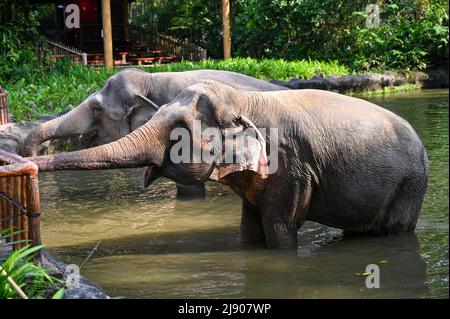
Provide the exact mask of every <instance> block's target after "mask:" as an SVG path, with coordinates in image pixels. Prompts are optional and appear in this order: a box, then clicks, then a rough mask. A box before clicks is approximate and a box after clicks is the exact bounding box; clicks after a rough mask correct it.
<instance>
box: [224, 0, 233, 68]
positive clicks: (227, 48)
mask: <svg viewBox="0 0 450 319" xmlns="http://www.w3.org/2000/svg"><path fill="white" fill-rule="evenodd" d="M222 25H223V58H224V59H228V58H231V26H230V25H231V22H230V0H222Z"/></svg>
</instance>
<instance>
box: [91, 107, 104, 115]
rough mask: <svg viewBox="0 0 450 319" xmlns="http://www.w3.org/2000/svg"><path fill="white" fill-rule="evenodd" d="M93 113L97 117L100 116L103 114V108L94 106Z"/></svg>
mask: <svg viewBox="0 0 450 319" xmlns="http://www.w3.org/2000/svg"><path fill="white" fill-rule="evenodd" d="M92 112H94V115H95V116H99V115H101V114H102V113H103V108H102V107H101V106H100V105H98V104H93V105H92Z"/></svg>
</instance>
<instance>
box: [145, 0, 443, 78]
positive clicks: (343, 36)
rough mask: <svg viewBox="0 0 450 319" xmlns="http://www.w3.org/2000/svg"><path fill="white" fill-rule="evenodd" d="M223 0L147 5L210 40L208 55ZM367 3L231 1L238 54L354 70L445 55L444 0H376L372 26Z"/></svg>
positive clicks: (414, 65) (217, 46) (167, 29)
mask: <svg viewBox="0 0 450 319" xmlns="http://www.w3.org/2000/svg"><path fill="white" fill-rule="evenodd" d="M143 1H144V0H141V1H140V2H143ZM138 2H139V1H138ZM220 2H221V1H220V0H214V1H210V0H188V1H183V0H173V1H155V2H152V3H153V4H152V6H151V7H149V8H148V10H147V11H146V12H147V14H148V15H151V23H152V24H157V28H158V30H159V31H161V32H163V33H168V34H171V35H173V36H175V37H178V38H183V39H187V40H189V41H190V42H193V43H195V44H197V45H200V46H202V47H204V48H206V49H207V50H208V55H209V56H210V57H213V58H220V57H222V22H221V8H220ZM368 3H369V2H367V1H361V0H348V1H343V0H321V1H317V0H234V1H231V7H232V8H231V9H232V10H231V11H232V12H231V16H232V35H233V49H234V55H235V56H240V57H253V58H282V59H287V60H299V59H305V58H310V59H315V60H329V59H331V60H339V61H340V62H342V63H345V64H346V65H348V66H350V67H352V68H353V69H354V70H357V71H360V70H367V69H375V70H376V69H382V68H388V69H422V68H424V67H425V66H426V65H428V64H430V63H432V62H434V61H439V60H443V59H445V60H446V59H447V56H448V3H447V1H444V0H401V1H398V0H382V1H381V0H379V1H374V3H377V4H378V5H379V8H380V15H381V26H380V27H379V28H375V29H370V28H368V27H367V26H366V17H367V16H366V13H365V9H366V6H367V4H368ZM145 21H147V22H148V21H150V20H149V19H146V20H145ZM137 23H138V24H139V23H140V22H139V21H138V20H137Z"/></svg>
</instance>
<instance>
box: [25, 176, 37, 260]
mask: <svg viewBox="0 0 450 319" xmlns="http://www.w3.org/2000/svg"><path fill="white" fill-rule="evenodd" d="M26 197H27V212H28V213H29V214H34V216H33V215H31V216H28V239H29V240H31V244H32V245H33V246H37V245H40V244H41V228H40V217H39V215H37V214H39V213H40V211H41V204H40V198H39V182H38V178H37V173H32V174H30V175H28V176H27V195H26ZM36 257H37V259H40V257H41V256H40V251H38V252H37V256H36Z"/></svg>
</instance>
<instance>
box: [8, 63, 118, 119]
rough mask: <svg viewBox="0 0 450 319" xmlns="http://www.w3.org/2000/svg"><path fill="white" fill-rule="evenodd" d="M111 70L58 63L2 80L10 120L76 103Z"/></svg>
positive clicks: (65, 107) (71, 105)
mask: <svg viewBox="0 0 450 319" xmlns="http://www.w3.org/2000/svg"><path fill="white" fill-rule="evenodd" d="M113 73H114V72H108V71H106V70H104V69H90V68H86V67H82V66H79V65H73V64H70V63H64V62H60V63H58V64H57V65H56V66H55V68H54V69H53V70H51V71H50V70H49V71H48V72H44V73H42V74H32V75H30V76H28V77H22V78H20V79H18V80H17V81H14V82H12V81H11V82H7V83H4V84H3V86H4V88H5V90H7V91H8V93H9V96H8V97H9V109H10V112H11V114H12V116H13V118H14V119H17V120H22V119H35V118H37V117H38V116H39V115H42V114H58V113H60V112H62V111H64V110H66V109H71V108H74V107H75V106H77V105H78V104H79V103H80V102H81V101H83V100H84V99H85V98H86V97H88V96H89V95H90V94H92V93H94V92H95V91H96V90H98V89H99V88H100V87H102V86H103V84H104V83H105V81H106V79H107V78H108V77H110V76H111V75H112V74H113Z"/></svg>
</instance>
